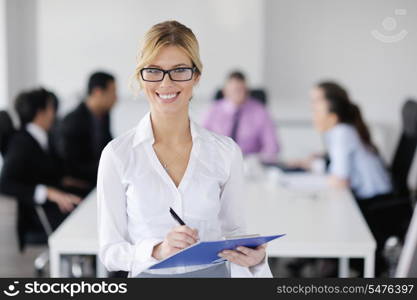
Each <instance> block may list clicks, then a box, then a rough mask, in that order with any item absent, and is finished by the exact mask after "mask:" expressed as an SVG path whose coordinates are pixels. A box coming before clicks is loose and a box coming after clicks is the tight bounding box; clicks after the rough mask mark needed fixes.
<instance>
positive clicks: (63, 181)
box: [0, 88, 80, 250]
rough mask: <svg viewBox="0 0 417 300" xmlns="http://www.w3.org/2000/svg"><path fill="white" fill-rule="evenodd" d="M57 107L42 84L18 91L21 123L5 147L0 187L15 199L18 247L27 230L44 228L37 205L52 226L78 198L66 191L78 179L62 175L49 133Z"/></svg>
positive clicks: (17, 108) (72, 207) (60, 163)
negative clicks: (34, 87) (36, 208)
mask: <svg viewBox="0 0 417 300" xmlns="http://www.w3.org/2000/svg"><path fill="white" fill-rule="evenodd" d="M57 107H58V100H57V98H56V97H55V95H54V94H53V93H51V92H49V91H47V90H45V89H42V88H41V89H36V90H31V91H27V92H22V93H20V94H19V95H18V97H17V99H16V102H15V108H16V112H17V114H18V116H19V120H20V124H21V127H20V130H19V131H17V132H15V133H13V135H12V138H11V140H10V143H9V144H8V145H7V147H6V148H7V151H5V156H4V165H3V168H2V170H1V177H0V190H1V192H2V193H4V194H7V195H10V196H12V197H15V198H16V199H17V201H18V216H17V227H18V228H17V229H18V235H19V246H20V249H21V250H22V249H23V248H24V244H25V235H26V233H27V232H29V231H31V232H38V231H39V232H43V231H44V230H45V228H43V226H42V224H41V222H40V219H39V217H38V215H37V213H36V211H35V207H36V205H38V206H40V207H42V208H43V211H44V212H45V215H46V218H47V221H48V224H49V226H50V227H51V229H52V230H54V229H55V228H57V227H58V225H59V224H60V223H61V222H62V221H63V220H64V218H65V217H66V216H67V214H68V213H69V212H71V211H72V210H73V209H74V208H75V206H76V205H77V204H78V203H79V202H80V198H79V197H78V196H75V195H73V194H70V193H67V192H66V190H67V188H71V187H74V186H75V187H76V186H77V185H78V184H80V181H79V180H77V179H74V178H71V177H68V176H64V175H66V174H65V172H64V167H63V164H62V162H61V161H60V159H59V158H58V155H56V151H55V149H54V144H53V142H52V141H51V138H50V135H49V132H50V129H51V127H52V125H53V122H54V119H55V115H56V110H57ZM11 130H13V128H11Z"/></svg>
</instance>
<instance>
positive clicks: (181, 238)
mask: <svg viewBox="0 0 417 300" xmlns="http://www.w3.org/2000/svg"><path fill="white" fill-rule="evenodd" d="M171 238H172V239H173V240H178V241H184V242H187V243H188V244H190V245H192V244H195V243H196V240H195V239H194V238H193V237H190V236H189V235H187V234H185V233H182V232H174V233H173V234H172V236H171Z"/></svg>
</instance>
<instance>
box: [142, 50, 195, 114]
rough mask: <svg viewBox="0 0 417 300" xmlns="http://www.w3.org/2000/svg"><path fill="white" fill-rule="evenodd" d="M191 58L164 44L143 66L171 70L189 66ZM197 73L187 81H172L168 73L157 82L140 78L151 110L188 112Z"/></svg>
mask: <svg viewBox="0 0 417 300" xmlns="http://www.w3.org/2000/svg"><path fill="white" fill-rule="evenodd" d="M191 67H193V64H192V62H191V59H190V58H189V57H188V56H187V55H186V54H185V52H184V51H183V50H181V48H179V47H176V46H166V47H164V48H162V49H161V50H160V51H159V53H158V55H157V56H156V57H155V58H154V59H153V60H152V61H150V62H149V64H147V65H145V68H158V69H162V70H172V69H176V68H191ZM199 77H200V76H199V75H198V74H196V73H194V74H193V77H192V78H191V80H189V81H172V80H171V79H170V78H169V76H168V74H165V76H164V79H163V80H162V81H159V82H149V81H144V80H143V79H141V83H142V87H143V90H144V92H145V94H146V97H147V99H148V101H149V105H150V107H151V111H152V112H154V113H160V114H179V113H184V112H187V113H188V105H189V102H190V99H191V97H192V94H193V87H194V85H196V84H197V83H198V80H199Z"/></svg>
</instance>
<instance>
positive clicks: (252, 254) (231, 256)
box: [219, 244, 266, 267]
mask: <svg viewBox="0 0 417 300" xmlns="http://www.w3.org/2000/svg"><path fill="white" fill-rule="evenodd" d="M265 249H266V244H263V245H260V246H258V247H257V248H255V249H251V248H247V247H242V246H240V247H237V249H236V250H223V251H222V252H220V253H219V256H220V257H222V258H225V259H227V260H228V261H230V262H232V263H235V264H237V265H239V266H242V267H253V266H256V265H258V264H260V263H261V262H262V260H263V259H264V258H265V256H266V251H265Z"/></svg>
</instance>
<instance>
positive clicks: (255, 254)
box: [219, 143, 272, 277]
mask: <svg viewBox="0 0 417 300" xmlns="http://www.w3.org/2000/svg"><path fill="white" fill-rule="evenodd" d="M233 146H234V154H233V156H232V163H231V169H230V174H229V178H228V180H227V182H226V183H225V184H224V186H223V188H222V193H221V198H220V201H221V209H220V215H219V217H220V222H221V228H222V233H223V236H234V235H242V234H245V233H246V226H245V221H244V219H245V217H246V214H245V209H244V208H245V205H246V203H245V198H244V190H243V189H244V185H243V184H244V182H243V159H242V152H241V150H240V149H239V147H238V146H237V145H236V144H235V143H234V144H233ZM221 255H222V257H224V258H226V259H227V260H229V261H230V262H231V263H232V264H231V273H232V277H272V274H271V271H270V269H269V266H268V263H267V257H266V252H265V246H260V247H258V248H256V249H249V248H245V247H242V248H241V249H240V250H235V251H232V250H230V251H226V252H222V253H221Z"/></svg>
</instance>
